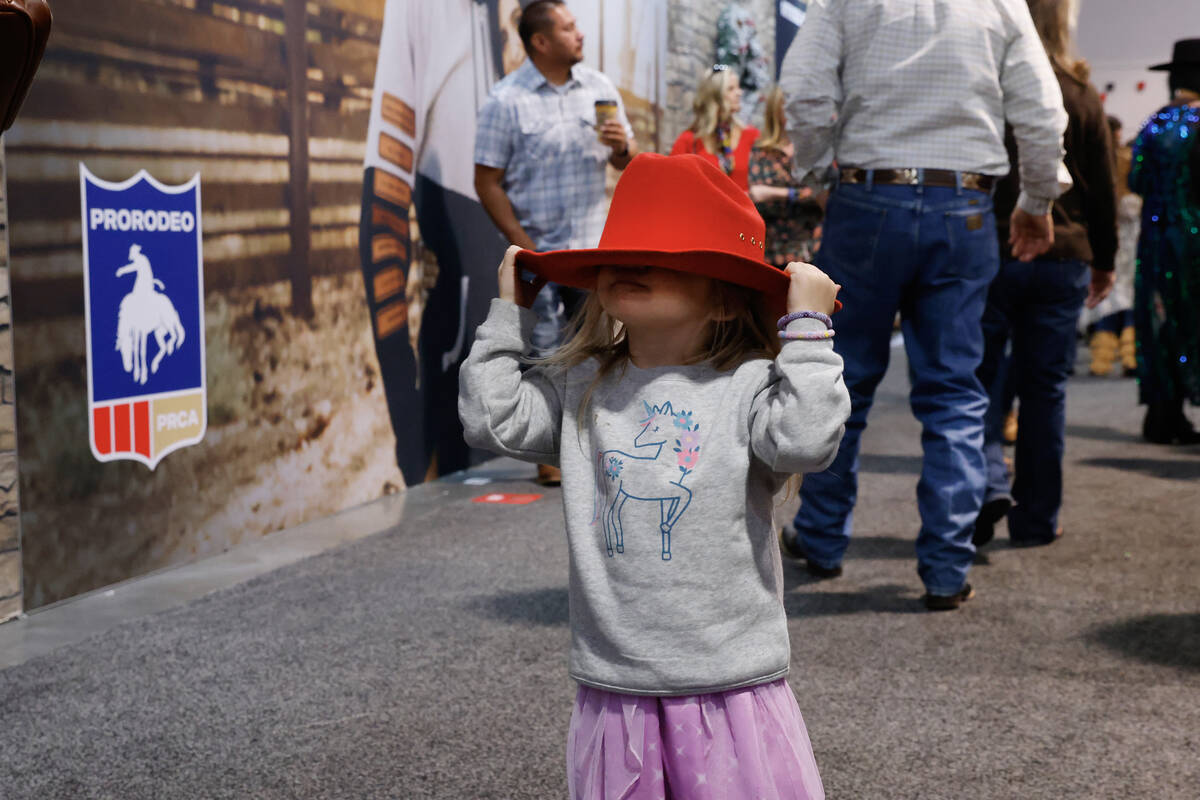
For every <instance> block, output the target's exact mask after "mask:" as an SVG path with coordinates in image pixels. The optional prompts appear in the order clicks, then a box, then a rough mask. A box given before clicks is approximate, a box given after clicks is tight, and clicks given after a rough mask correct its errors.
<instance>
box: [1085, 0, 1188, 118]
mask: <svg viewBox="0 0 1200 800" xmlns="http://www.w3.org/2000/svg"><path fill="white" fill-rule="evenodd" d="M1193 38H1195V39H1200V0H1082V2H1081V3H1080V9H1079V27H1078V30H1077V31H1076V44H1077V45H1078V48H1079V54H1080V55H1081V56H1083V57H1084V58H1086V59H1087V60H1088V62H1089V63H1091V65H1092V83H1093V84H1095V86H1096V88H1097V89H1098V90H1099V91H1100V92H1101V93H1103V92H1104V90H1105V85H1106V84H1108V83H1112V84H1114V88H1113V90H1112V91H1110V92H1108V97H1107V99H1106V100H1105V104H1104V105H1105V109H1106V110H1107V111H1108V113H1110V114H1112V115H1114V116H1116V117H1118V118H1120V120H1121V121H1122V122H1123V123H1124V132H1123V135H1124V137H1125V138H1126V139H1131V138H1133V137H1134V136H1135V135H1136V134H1137V131H1138V129H1139V128H1140V127H1141V125H1142V122H1143V121H1144V120H1145V119H1146V117H1147V116H1149V115H1150V114H1152V113H1154V112H1155V111H1157V110H1158V109H1159V108H1161V107H1162V106H1163V105H1165V104H1166V102H1167V99H1168V94H1167V74H1166V73H1165V72H1151V71H1149V70H1148V69H1146V67H1148V66H1150V65H1151V64H1161V63H1163V62H1164V61H1170V60H1171V46H1172V44H1173V43H1174V42H1175V40H1177V39H1193ZM1139 81H1143V82H1145V88H1144V89H1143V90H1142V91H1138V89H1137V84H1138V82H1139Z"/></svg>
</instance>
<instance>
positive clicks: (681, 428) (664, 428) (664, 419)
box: [592, 401, 700, 561]
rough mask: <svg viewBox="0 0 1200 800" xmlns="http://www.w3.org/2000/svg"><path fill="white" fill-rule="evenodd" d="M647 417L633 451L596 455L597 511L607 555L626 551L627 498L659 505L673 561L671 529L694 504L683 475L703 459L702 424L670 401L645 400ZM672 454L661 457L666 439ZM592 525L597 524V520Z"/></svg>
mask: <svg viewBox="0 0 1200 800" xmlns="http://www.w3.org/2000/svg"><path fill="white" fill-rule="evenodd" d="M642 407H643V408H644V410H645V416H644V417H643V418H642V419H641V420H640V421H639V422H638V424H639V425H640V426H641V430H639V431H638V433H637V435H636V436H634V439H633V447H632V448H631V451H632V452H629V451H625V450H601V451H600V452H599V453H598V455H597V459H596V466H597V469H596V484H597V503H596V508H597V513H598V516H599V517H600V521H601V524H602V525H603V527H604V545H605V548H606V549H607V550H608V555H609V556H612V555H613V552H614V545H615V552H617V553H624V552H625V527H624V525H623V524H622V521H621V511H622V509H623V508H624V507H625V503H626V502H628V501H629V500H638V501H641V502H646V503H658V509H659V525H658V529H659V533H660V534H661V535H662V559H663V561H670V560H671V531H672V530H673V529H674V527H675V525H676V523H678V522H679V519H680V517H682V516H683V512H684V511H686V510H687V507H688V505H689V504H690V503H691V502H692V490H691V489H689V488H687V487H686V486H684V485H683V481H684V479H685V478H686V477H687V476H688V475H690V474H691V473H692V472H693V471H694V470H695V468H696V462H697V461H699V459H700V433H699V431H700V425H699V423H696V422H694V421H693V420H692V412H690V411H675V410H674V409H673V408H672V407H671V403H670V402H667V403H664V404H663V405H661V406H651V405H650V404H649V403H647V402H645V401H643V402H642ZM669 441H673V442H674V447H673V448H672V450H671V452H674V453H675V457H674V458H671V456H670V455H669V454H668V455H667V456H665V457H663V449H664V447H666V445H667V442H669ZM592 523H593V524H595V519H594V518H593V520H592Z"/></svg>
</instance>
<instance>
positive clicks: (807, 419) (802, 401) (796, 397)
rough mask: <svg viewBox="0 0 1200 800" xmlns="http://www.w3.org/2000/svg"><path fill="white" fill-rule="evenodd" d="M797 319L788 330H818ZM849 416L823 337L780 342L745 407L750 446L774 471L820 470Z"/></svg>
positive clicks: (834, 357) (837, 366)
mask: <svg viewBox="0 0 1200 800" xmlns="http://www.w3.org/2000/svg"><path fill="white" fill-rule="evenodd" d="M824 329H825V326H824V325H823V324H822V323H820V322H818V321H817V320H813V319H799V320H796V321H794V322H792V323H790V324H789V325H788V330H789V331H822V330H824ZM849 416H850V392H849V391H848V390H847V389H846V384H845V381H843V380H842V357H841V356H839V355H838V354H837V353H835V352H834V351H833V342H832V341H830V340H829V339H823V340H817V341H807V340H803V339H799V340H790V341H785V342H784V344H783V350H782V351H781V352H780V354H779V355H778V356H777V357H776V358H775V361H774V362H773V363H772V364H771V366H770V368H769V369H768V371H767V380H766V382H765V384H764V385H762V386H761V387H759V389H758V391H757V393H756V394H755V396H754V400H753V401H752V403H751V407H750V446H751V448H752V450H753V452H754V455H755V456H757V457H758V459H759V460H760V461H762V462H763V463H764V464H766V465H767V466H768V467H770V468H771V469H773V470H774V471H776V472H782V473H805V472H820V471H821V470H823V469H825V468H826V467H828V466H829V465H830V464H831V463H833V459H834V457H835V456H837V452H838V446H839V445H840V444H841V441H842V433H843V431H844V430H845V425H846V420H847V419H848V418H849Z"/></svg>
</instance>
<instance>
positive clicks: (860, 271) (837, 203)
mask: <svg viewBox="0 0 1200 800" xmlns="http://www.w3.org/2000/svg"><path fill="white" fill-rule="evenodd" d="M886 220H887V209H886V208H883V207H881V206H876V205H874V204H869V203H862V202H858V201H856V200H850V199H847V198H846V197H844V196H841V195H840V194H839V192H838V191H837V190H835V191H834V192H833V194H832V195H831V196H830V198H829V203H828V204H827V205H826V208H825V225H824V233H823V234H822V237H821V249H820V250H819V251H818V253H817V259H818V261H819V263H820V265H821V268H822V269H825V270H826V271H829V270H830V269H832V270H835V271H837V270H841V271H844V272H846V273H847V274H851V275H860V276H864V275H869V274H870V273H871V272H872V270H873V269H874V266H875V255H876V250H877V249H878V248H879V240H880V237H881V236H882V234H883V225H884V222H885V221H886Z"/></svg>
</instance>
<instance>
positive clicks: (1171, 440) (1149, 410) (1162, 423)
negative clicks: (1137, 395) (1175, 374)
mask: <svg viewBox="0 0 1200 800" xmlns="http://www.w3.org/2000/svg"><path fill="white" fill-rule="evenodd" d="M1142 438H1143V439H1145V440H1146V441H1148V442H1152V443H1154V444H1176V443H1178V444H1200V431H1197V430H1196V429H1195V428H1193V427H1192V423H1191V421H1190V420H1189V419H1188V418H1187V415H1186V414H1184V413H1183V400H1175V401H1170V400H1166V401H1156V402H1151V403H1149V404H1148V405H1147V406H1146V418H1145V420H1143V422H1142Z"/></svg>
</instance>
